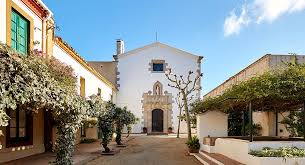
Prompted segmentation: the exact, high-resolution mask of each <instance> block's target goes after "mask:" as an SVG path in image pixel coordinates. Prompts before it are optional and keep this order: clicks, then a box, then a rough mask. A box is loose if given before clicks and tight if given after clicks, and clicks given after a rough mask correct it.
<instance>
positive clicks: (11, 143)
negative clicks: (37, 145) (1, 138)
mask: <svg viewBox="0 0 305 165" xmlns="http://www.w3.org/2000/svg"><path fill="white" fill-rule="evenodd" d="M9 111H10V110H8V111H7V113H8V114H10V113H9ZM11 111H16V118H17V119H16V133H17V135H18V133H19V127H18V126H19V120H18V119H19V111H22V110H20V109H16V110H11ZM25 129H26V135H25V137H15V138H11V136H10V123H9V124H8V126H7V127H6V147H7V148H9V147H20V146H28V145H33V115H32V114H29V113H27V112H26V123H25Z"/></svg>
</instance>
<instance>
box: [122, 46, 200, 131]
mask: <svg viewBox="0 0 305 165" xmlns="http://www.w3.org/2000/svg"><path fill="white" fill-rule="evenodd" d="M152 60H165V63H168V67H169V68H172V71H173V72H174V73H177V74H178V75H187V73H188V71H190V70H192V71H194V73H196V70H197V69H198V63H197V60H198V56H193V55H189V54H187V53H185V52H182V51H177V50H175V49H172V48H168V47H166V46H163V45H161V44H153V46H150V47H148V48H145V49H141V50H139V51H135V52H133V53H131V54H127V55H125V54H122V56H121V57H119V59H118V61H119V62H118V72H119V75H118V77H119V81H118V84H119V85H120V87H119V91H118V94H117V105H119V106H127V107H128V109H129V110H131V111H132V112H133V113H134V114H135V115H136V116H137V117H138V118H140V122H138V124H136V125H135V126H134V127H133V132H134V133H140V132H142V127H144V123H143V118H142V116H143V114H142V110H143V109H142V103H141V100H142V96H143V93H147V92H148V91H153V85H154V83H155V82H157V81H159V82H161V83H162V85H163V92H164V91H168V92H169V93H171V94H172V96H174V97H175V96H176V95H177V90H176V89H173V88H170V87H168V85H167V84H168V83H169V81H168V80H167V78H166V77H165V74H164V73H152V72H151V71H149V68H150V66H149V63H151V61H152ZM172 110H173V114H172V121H173V131H174V132H176V131H177V126H178V119H177V116H178V115H179V110H178V107H177V105H176V104H175V103H174V100H173V109H172ZM181 132H182V133H184V132H186V124H185V123H184V122H182V125H181Z"/></svg>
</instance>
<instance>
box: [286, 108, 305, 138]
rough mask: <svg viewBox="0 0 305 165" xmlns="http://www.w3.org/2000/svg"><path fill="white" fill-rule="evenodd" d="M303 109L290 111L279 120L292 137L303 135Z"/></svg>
mask: <svg viewBox="0 0 305 165" xmlns="http://www.w3.org/2000/svg"><path fill="white" fill-rule="evenodd" d="M303 120H304V111H291V112H290V113H289V115H288V116H285V117H284V119H283V120H282V121H281V122H280V123H281V124H284V125H285V127H286V129H287V131H288V132H289V133H290V136H292V137H303V136H304V124H303V123H304V121H303Z"/></svg>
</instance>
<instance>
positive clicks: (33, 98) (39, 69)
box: [0, 44, 103, 165]
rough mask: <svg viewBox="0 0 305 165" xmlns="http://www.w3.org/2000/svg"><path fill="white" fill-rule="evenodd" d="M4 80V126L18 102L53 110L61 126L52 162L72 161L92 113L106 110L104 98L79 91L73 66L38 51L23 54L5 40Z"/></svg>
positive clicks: (1, 52) (0, 61)
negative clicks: (83, 126) (88, 97)
mask: <svg viewBox="0 0 305 165" xmlns="http://www.w3.org/2000/svg"><path fill="white" fill-rule="evenodd" d="M0 82H1V84H0V126H6V125H7V124H8V121H9V117H8V116H7V114H6V113H5V111H6V110H15V109H17V108H18V106H22V107H26V109H25V110H26V111H32V112H36V113H38V110H48V111H51V112H52V114H53V117H54V120H55V121H56V127H57V130H58V132H57V134H58V138H57V140H56V144H55V153H56V160H55V161H54V162H52V163H53V164H58V165H70V164H72V163H73V162H72V152H73V150H74V145H75V133H76V132H77V130H78V129H79V127H80V126H81V123H82V121H84V120H85V119H87V118H88V116H90V117H94V116H96V115H102V114H103V113H102V112H103V105H102V102H101V101H98V100H96V99H93V100H85V99H84V98H81V97H80V96H78V95H77V93H76V77H75V76H74V73H73V69H72V68H71V67H69V66H66V65H64V64H63V63H61V62H59V61H58V60H56V59H52V58H51V59H45V58H43V57H41V56H39V55H37V54H35V53H30V54H28V55H27V56H24V55H20V54H19V53H17V52H15V51H14V50H12V49H10V48H9V47H7V46H6V45H4V44H0ZM98 103H99V104H98ZM0 133H2V132H0ZM0 145H1V142H0ZM1 147H2V146H1Z"/></svg>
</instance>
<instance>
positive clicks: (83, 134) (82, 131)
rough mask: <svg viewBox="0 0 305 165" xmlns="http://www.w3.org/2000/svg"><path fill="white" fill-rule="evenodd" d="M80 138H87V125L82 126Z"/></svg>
mask: <svg viewBox="0 0 305 165" xmlns="http://www.w3.org/2000/svg"><path fill="white" fill-rule="evenodd" d="M80 136H81V137H86V127H85V125H82V126H81V127H80Z"/></svg>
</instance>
